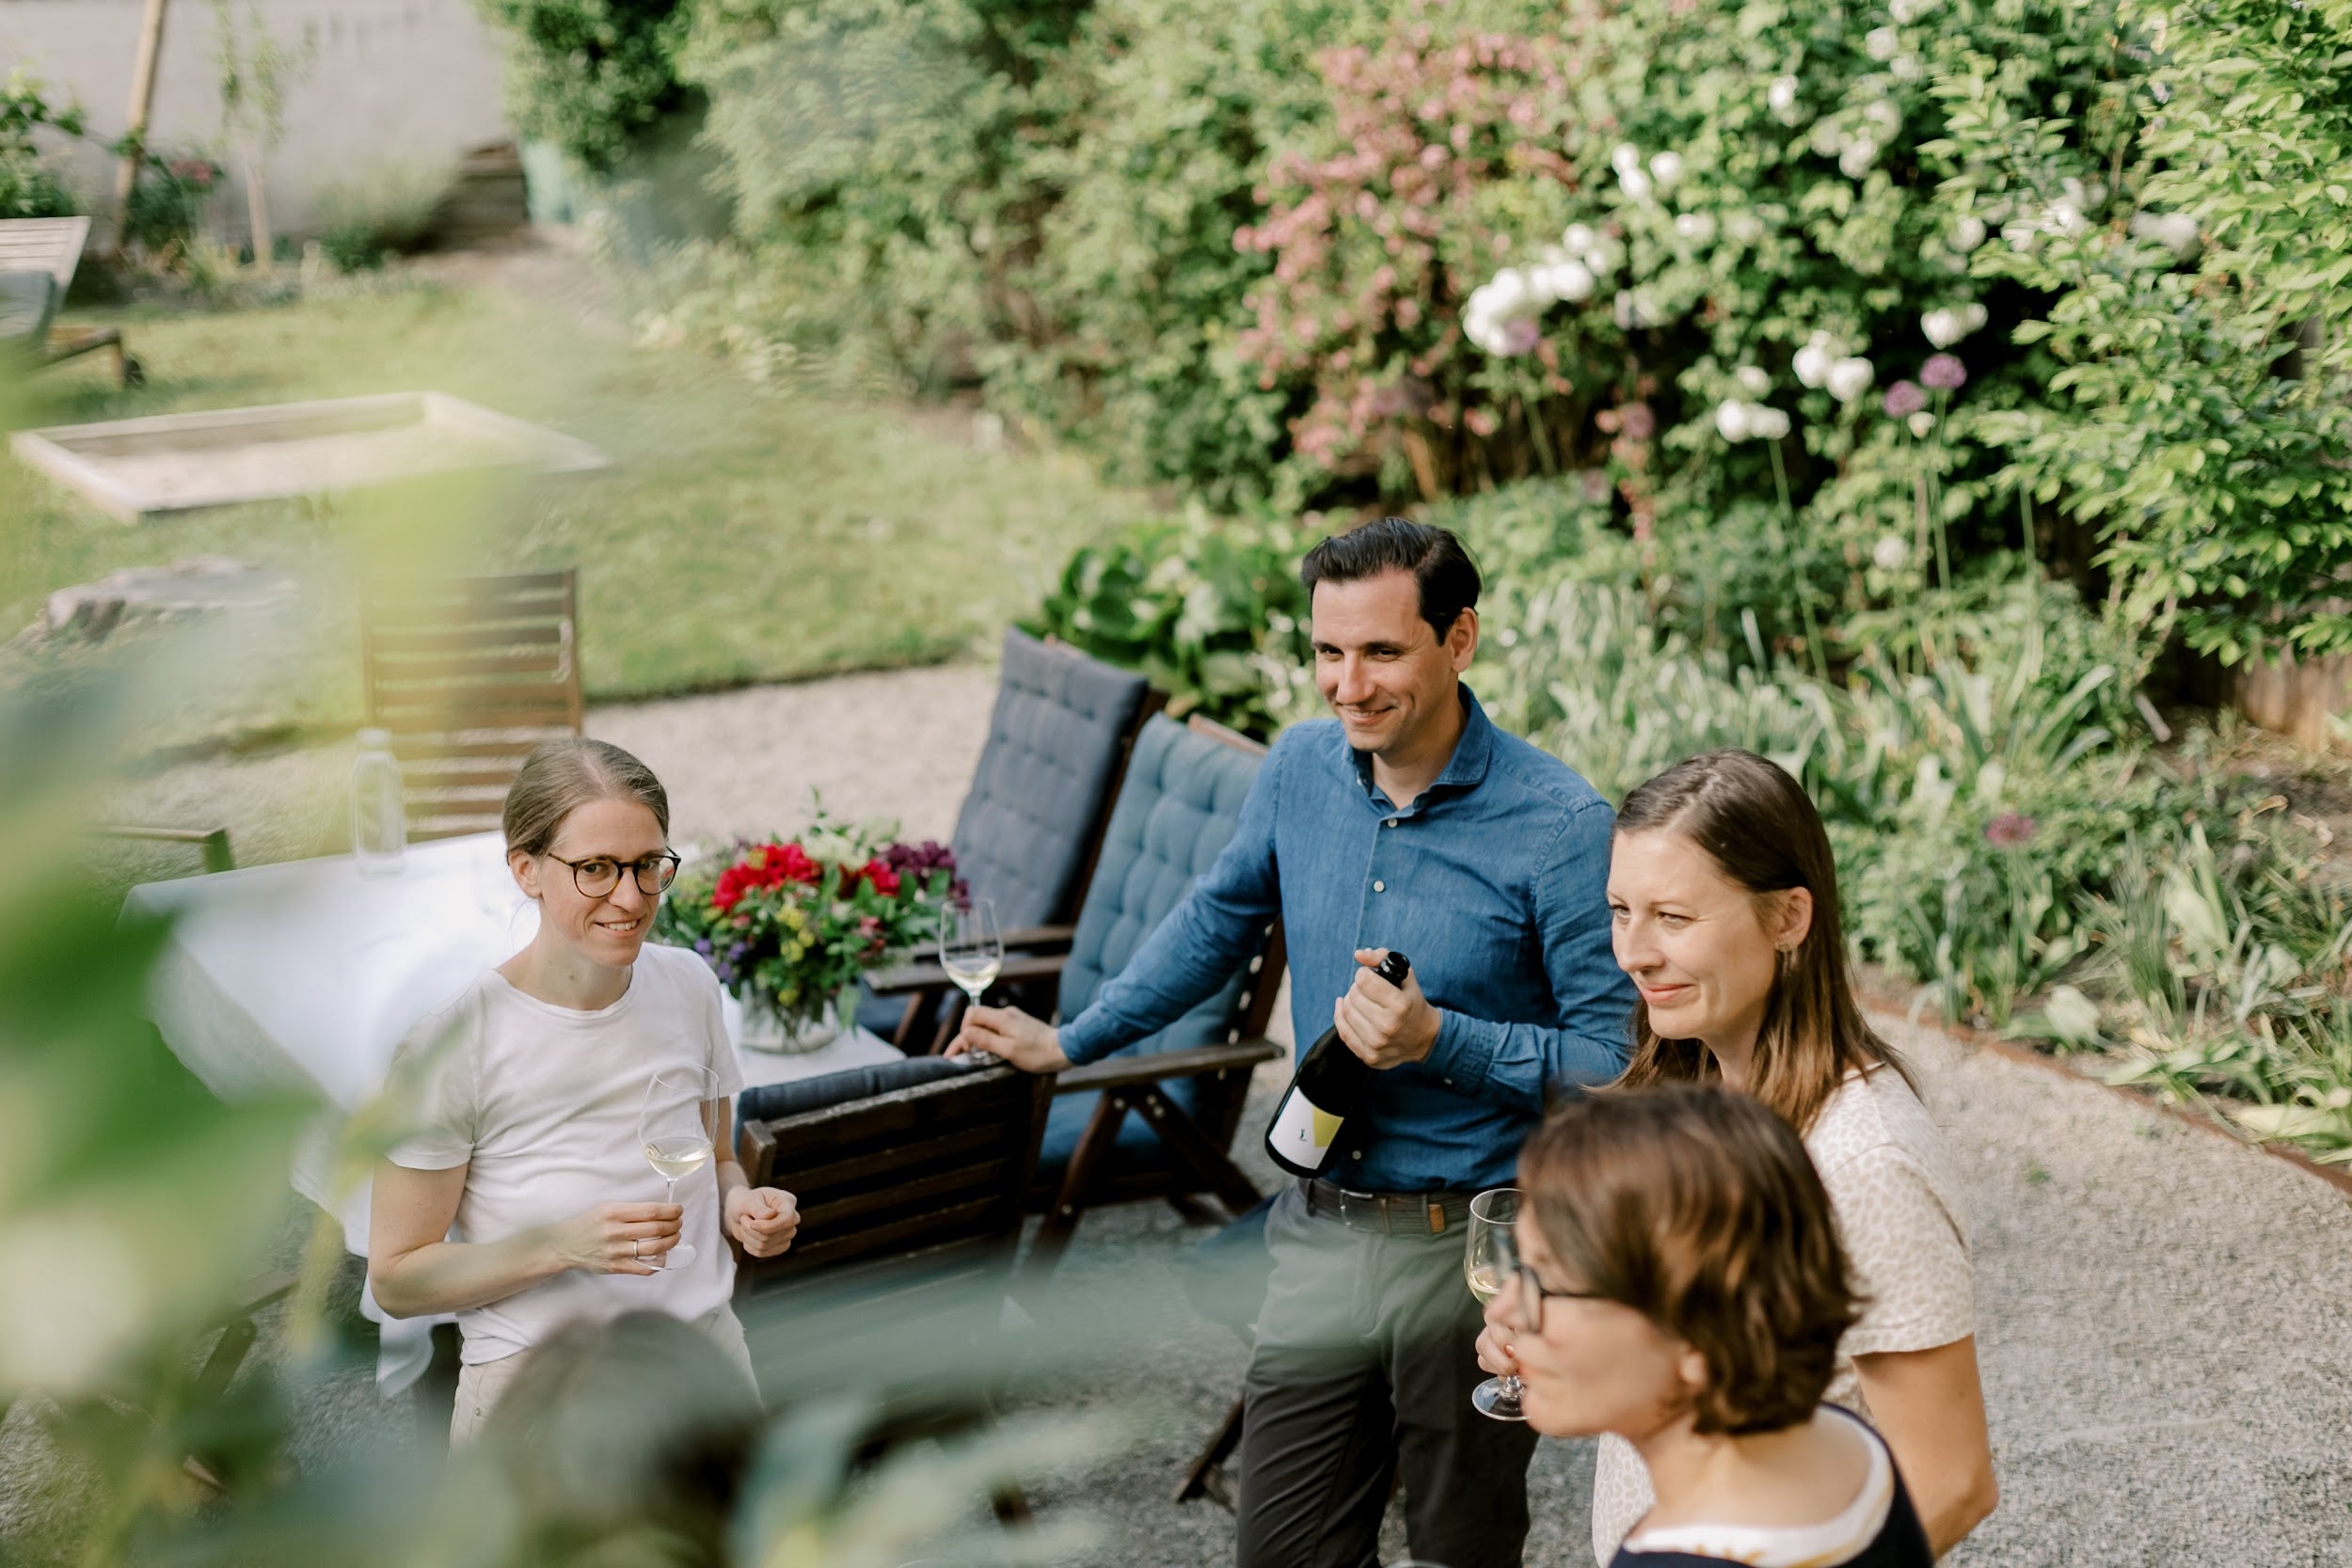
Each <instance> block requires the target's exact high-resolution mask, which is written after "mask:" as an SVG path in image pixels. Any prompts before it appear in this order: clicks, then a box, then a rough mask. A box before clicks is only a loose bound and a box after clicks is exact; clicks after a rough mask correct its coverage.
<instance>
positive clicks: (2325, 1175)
mask: <svg viewBox="0 0 2352 1568" xmlns="http://www.w3.org/2000/svg"><path fill="white" fill-rule="evenodd" d="M1860 978H1861V982H1862V983H1861V986H1860V988H1859V989H1860V990H1861V991H1862V993H1863V1000H1864V1002H1865V1003H1866V1004H1867V1006H1870V1007H1871V1008H1873V1009H1874V1010H1877V1011H1880V1012H1884V1013H1891V1014H1894V1015H1896V1016H1898V1017H1901V1018H1904V1019H1907V1020H1908V1019H1912V1018H1913V1017H1914V1009H1913V1007H1912V1006H1910V1005H1909V1004H1908V1003H1906V1002H1905V1001H1904V1000H1903V999H1902V998H1901V997H1900V996H1899V994H1898V988H1897V983H1896V982H1895V981H1894V980H1893V978H1892V977H1891V976H1888V975H1886V974H1883V973H1879V974H1873V973H1871V972H1870V971H1868V970H1867V969H1866V970H1865V971H1864V973H1863V974H1862V975H1861V976H1860ZM1937 1027H1939V1028H1941V1029H1942V1030H1943V1031H1944V1032H1945V1033H1946V1034H1947V1035H1949V1036H1951V1037H1953V1038H1954V1039H1957V1040H1960V1041H1961V1042H1963V1044H1966V1045H1969V1046H1972V1047H1980V1048H1982V1049H1983V1050H1986V1051H1990V1052H1992V1053H1994V1055H1996V1056H2001V1057H2005V1058H2007V1059H2008V1060H2010V1061H2012V1062H2019V1063H2023V1064H2024V1065H2025V1066H2027V1067H2030V1068H2034V1069H2038V1070H2040V1071H2042V1072H2047V1073H2053V1074H2055V1075H2057V1076H2058V1077H2060V1078H2063V1079H2066V1080H2068V1081H2069V1082H2070V1083H2076V1084H2088V1085H2090V1086H2091V1087H2093V1088H2100V1089H2105V1090H2106V1091H2107V1092H2108V1093H2109V1094H2114V1095H2120V1096H2121V1097H2122V1098H2123V1099H2125V1100H2128V1101H2131V1102H2132V1103H2133V1104H2135V1105H2138V1106H2141V1107H2143V1108H2145V1109H2148V1110H2153V1111H2160V1112H2163V1113H2164V1114H2165V1115H2167V1116H2169V1117H2172V1118H2173V1119H2174V1120H2176V1121H2179V1122H2180V1123H2181V1124H2183V1125H2184V1126H2187V1127H2194V1128H2196V1129H2197V1130H2198V1131H2199V1132H2210V1133H2212V1134H2213V1135H2214V1136H2215V1137H2217V1138H2223V1139H2226V1140H2228V1141H2229V1142H2231V1143H2233V1144H2236V1145H2237V1146H2238V1147H2240V1148H2250V1149H2255V1150H2259V1151H2260V1152H2262V1153H2264V1154H2267V1155H2269V1156H2271V1157H2272V1158H2273V1159H2276V1160H2281V1161H2284V1162H2285V1163H2286V1164H2290V1165H2293V1166H2294V1167H2295V1168H2296V1169H2297V1170H2299V1171H2301V1172H2302V1173H2303V1174H2304V1175H2306V1176H2311V1177H2316V1178H2317V1179H2318V1180H2322V1181H2325V1182H2327V1183H2328V1185H2329V1186H2331V1187H2333V1188H2335V1189H2336V1190H2337V1191H2338V1192H2340V1193H2342V1194H2343V1195H2344V1201H2346V1202H2347V1203H2352V1169H2347V1168H2346V1167H2344V1166H2343V1165H2327V1164H2320V1163H2319V1162H2318V1161H2316V1160H2313V1159H2312V1158H2311V1157H2310V1156H2309V1155H2307V1154H2305V1153H2303V1152H2302V1151H2301V1150H2300V1149H2297V1148H2295V1147H2294V1146H2293V1145H2292V1144H2287V1143H2280V1142H2272V1141H2269V1140H2266V1139H2259V1138H2249V1137H2248V1136H2247V1135H2246V1134H2245V1133H2244V1132H2240V1131H2239V1130H2238V1129H2237V1128H2235V1127H2233V1126H2231V1125H2230V1123H2229V1121H2228V1120H2227V1119H2226V1118H2225V1117H2222V1116H2221V1115H2220V1114H2219V1113H2217V1112H2216V1111H2214V1110H2212V1109H2211V1108H2209V1107H2207V1106H2204V1105H2202V1104H2198V1105H2187V1104H2183V1103H2181V1102H2180V1101H2174V1100H2169V1099H2167V1098H2166V1097H2165V1096H2163V1095H2161V1094H2158V1093H2156V1092H2155V1091H2154V1090H2153V1089H2152V1088H2150V1087H2148V1086H2146V1085H2137V1084H2110V1083H2108V1082H2107V1081H2106V1079H2105V1078H2102V1077H2100V1076H2098V1075H2097V1074H2096V1073H2094V1072H2086V1071H2084V1070H2083V1069H2081V1068H2079V1067H2077V1066H2075V1061H2076V1058H2075V1057H2074V1056H2071V1055H2056V1054H2053V1053H2050V1052H2047V1051H2042V1050H2037V1049H2036V1048H2035V1047H2034V1046H2033V1045H2031V1044H2030V1043H2028V1042H2026V1041H2025V1040H2017V1039H2011V1038H2010V1037H2008V1036H2006V1035H2001V1034H1996V1033H1994V1031H1992V1030H1989V1029H1979V1028H1976V1027H1974V1026H1973V1025H1970V1024H1967V1023H1961V1022H1950V1021H1939V1022H1938V1023H1937ZM2089 1059H2090V1060H2091V1061H2094V1062H2095V1061H2101V1060H2107V1061H2110V1062H2111V1061H2112V1058H2103V1057H2100V1056H2098V1055H2097V1054H2095V1053H2089Z"/></svg>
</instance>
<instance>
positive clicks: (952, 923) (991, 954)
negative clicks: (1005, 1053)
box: [939, 898, 1005, 1055]
mask: <svg viewBox="0 0 2352 1568" xmlns="http://www.w3.org/2000/svg"><path fill="white" fill-rule="evenodd" d="M939 967H940V968H942V969H944V970H946V972H947V978H948V979H950V980H953V981H954V982H955V983H956V987H957V989H958V990H961V991H962V992H963V994H964V995H965V996H967V997H969V998H971V1000H972V1006H976V1007H977V1006H979V1004H980V997H981V996H982V995H983V994H984V993H985V992H986V991H987V990H988V988H989V987H991V986H993V985H994V984H995V983H996V975H997V973H998V972H999V971H1000V970H1002V969H1003V968H1004V967H1005V940H1004V938H1003V936H1002V935H1001V934H999V933H998V931H997V929H996V905H995V904H994V902H993V901H992V900H990V899H986V898H975V899H973V900H972V901H971V902H970V903H969V904H966V905H962V906H957V905H952V904H951V905H949V906H948V907H947V909H946V911H945V912H944V914H943V916H942V918H941V921H940V926H939ZM975 1054H978V1055H986V1054H987V1053H985V1052H981V1053H975Z"/></svg>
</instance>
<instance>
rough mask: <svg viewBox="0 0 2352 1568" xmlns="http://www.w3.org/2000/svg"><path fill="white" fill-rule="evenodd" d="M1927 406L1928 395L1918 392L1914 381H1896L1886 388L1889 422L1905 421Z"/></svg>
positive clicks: (1917, 385)
mask: <svg viewBox="0 0 2352 1568" xmlns="http://www.w3.org/2000/svg"><path fill="white" fill-rule="evenodd" d="M1931 363H1932V361H1931ZM1954 363H1958V361H1957V360H1955V361H1954ZM1927 405H1928V394H1927V393H1925V392H1923V391H1921V390H1919V384H1918V383H1917V382H1915V381H1898V382H1897V383H1895V385H1893V386H1892V387H1889V388H1886V417H1887V418H1888V419H1890V420H1907V419H1909V418H1911V416H1912V415H1914V414H1916V413H1919V412H1921V411H1922V410H1924V409H1925V408H1926V407H1927Z"/></svg>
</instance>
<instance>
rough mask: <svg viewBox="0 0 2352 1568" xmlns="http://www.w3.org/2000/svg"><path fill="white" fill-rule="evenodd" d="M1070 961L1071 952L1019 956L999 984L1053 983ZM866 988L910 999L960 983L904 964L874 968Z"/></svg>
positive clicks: (930, 967)
mask: <svg viewBox="0 0 2352 1568" xmlns="http://www.w3.org/2000/svg"><path fill="white" fill-rule="evenodd" d="M1069 962H1070V955H1069V954H1067V953H1043V954H1039V955H1036V956H1034V957H1030V956H1026V955H1024V956H1019V957H1014V958H1007V959H1006V960H1005V967H1004V968H1002V969H1000V970H998V971H997V972H996V980H995V983H996V984H997V985H1000V986H1001V985H1009V984H1017V983H1019V982H1022V981H1025V980H1051V979H1053V978H1054V977H1055V976H1056V975H1057V974H1060V973H1061V972H1062V969H1063V967H1064V966H1065V965H1067V964H1068V963H1069ZM955 989H956V983H955V982H954V981H953V980H950V979H948V978H947V972H946V970H944V969H942V968H940V967H939V966H938V965H937V964H932V963H912V964H901V965H899V966H898V968H896V969H874V970H868V971H866V990H870V991H872V992H873V993H874V994H875V995H876V996H910V995H914V994H916V993H918V992H924V991H949V990H955Z"/></svg>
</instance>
